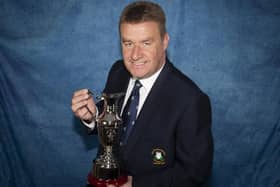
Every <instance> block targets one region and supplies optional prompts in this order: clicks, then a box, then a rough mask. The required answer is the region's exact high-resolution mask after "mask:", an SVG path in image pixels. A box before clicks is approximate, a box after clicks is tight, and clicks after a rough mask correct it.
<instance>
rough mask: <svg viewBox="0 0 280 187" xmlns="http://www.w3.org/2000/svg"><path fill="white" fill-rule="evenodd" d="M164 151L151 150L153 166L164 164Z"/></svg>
mask: <svg viewBox="0 0 280 187" xmlns="http://www.w3.org/2000/svg"><path fill="white" fill-rule="evenodd" d="M165 155H166V153H165V151H164V150H163V149H159V148H156V149H153V151H152V157H153V164H154V165H163V164H165Z"/></svg>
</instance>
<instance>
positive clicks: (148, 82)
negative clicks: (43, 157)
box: [82, 65, 164, 129]
mask: <svg viewBox="0 0 280 187" xmlns="http://www.w3.org/2000/svg"><path fill="white" fill-rule="evenodd" d="M163 67H164V65H163V66H162V67H161V68H160V69H159V70H158V71H157V72H156V73H154V74H153V75H152V76H150V77H148V78H144V79H139V81H140V83H141V84H142V87H141V88H140V90H139V94H140V97H139V104H138V110H137V116H138V115H139V113H140V111H141V109H142V107H143V105H144V102H145V100H146V98H147V96H148V95H149V93H150V91H151V89H152V87H153V85H154V83H155V81H156V79H157V78H158V76H159V74H160V72H161V71H162V69H163ZM135 81H136V79H135V78H130V80H129V83H128V88H127V90H126V94H125V98H124V102H123V105H122V110H121V114H122V112H123V109H124V107H125V105H126V103H127V100H128V98H129V96H130V94H131V92H132V89H133V87H134V84H135ZM97 114H98V112H97ZM82 122H83V124H84V125H85V126H87V127H89V128H91V129H93V128H94V127H95V122H94V121H93V122H92V123H89V124H88V123H86V122H84V121H82Z"/></svg>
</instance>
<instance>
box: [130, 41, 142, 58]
mask: <svg viewBox="0 0 280 187" xmlns="http://www.w3.org/2000/svg"><path fill="white" fill-rule="evenodd" d="M139 58H141V49H140V47H139V46H137V45H136V46H134V47H133V49H132V53H131V59H132V60H138V59H139Z"/></svg>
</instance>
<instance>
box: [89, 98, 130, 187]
mask: <svg viewBox="0 0 280 187" xmlns="http://www.w3.org/2000/svg"><path fill="white" fill-rule="evenodd" d="M123 96H124V94H123V93H114V94H105V93H103V94H102V96H101V100H103V101H104V107H103V108H104V110H103V112H102V113H101V114H100V115H99V116H97V118H96V124H97V133H98V139H99V142H100V143H101V145H102V147H103V153H102V154H101V155H100V156H99V157H98V158H97V159H96V160H95V161H94V165H93V169H92V171H91V172H90V173H89V175H88V183H89V184H90V185H93V186H96V187H103V186H104V187H105V186H107V185H108V184H114V185H116V186H118V185H122V184H124V183H125V182H127V176H124V175H121V166H120V161H119V160H118V155H115V153H116V152H118V151H114V150H115V149H118V147H119V143H120V138H121V134H122V133H121V132H122V119H121V118H120V116H119V115H118V102H119V99H120V98H121V97H123Z"/></svg>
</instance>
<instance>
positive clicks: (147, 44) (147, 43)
mask: <svg viewBox="0 0 280 187" xmlns="http://www.w3.org/2000/svg"><path fill="white" fill-rule="evenodd" d="M143 45H144V46H149V45H151V42H144V43H143Z"/></svg>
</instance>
